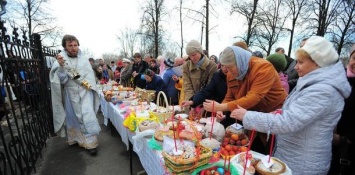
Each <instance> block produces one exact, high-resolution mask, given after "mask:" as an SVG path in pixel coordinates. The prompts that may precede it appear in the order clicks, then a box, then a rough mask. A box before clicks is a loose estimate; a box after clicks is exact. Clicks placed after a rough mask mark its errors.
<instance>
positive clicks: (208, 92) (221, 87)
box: [191, 70, 227, 108]
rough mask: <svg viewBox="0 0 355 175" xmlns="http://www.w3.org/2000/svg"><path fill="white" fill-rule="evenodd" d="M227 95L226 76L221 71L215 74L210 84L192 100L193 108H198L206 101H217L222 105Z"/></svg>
mask: <svg viewBox="0 0 355 175" xmlns="http://www.w3.org/2000/svg"><path fill="white" fill-rule="evenodd" d="M226 93H227V83H226V75H224V74H223V72H222V71H221V70H219V71H217V72H216V73H214V74H213V76H212V79H211V81H210V83H209V84H207V86H206V87H204V88H203V89H202V90H201V91H200V92H198V93H197V94H196V95H194V96H193V97H192V98H191V99H193V100H192V101H193V102H194V104H193V105H192V106H191V107H193V108H195V107H196V106H198V105H200V104H202V103H203V102H204V101H205V100H206V99H210V100H215V101H217V102H218V103H221V102H222V101H223V99H224V96H225V95H226Z"/></svg>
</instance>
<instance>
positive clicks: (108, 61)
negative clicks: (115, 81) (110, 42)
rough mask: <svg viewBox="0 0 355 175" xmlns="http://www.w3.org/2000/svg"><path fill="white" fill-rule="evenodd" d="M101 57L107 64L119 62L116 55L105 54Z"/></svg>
mask: <svg viewBox="0 0 355 175" xmlns="http://www.w3.org/2000/svg"><path fill="white" fill-rule="evenodd" d="M101 57H102V58H103V59H104V60H105V63H107V64H110V62H111V61H112V60H117V59H118V57H119V56H118V55H117V54H114V53H103V54H102V56H101Z"/></svg>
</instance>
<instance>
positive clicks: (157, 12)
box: [142, 0, 167, 56]
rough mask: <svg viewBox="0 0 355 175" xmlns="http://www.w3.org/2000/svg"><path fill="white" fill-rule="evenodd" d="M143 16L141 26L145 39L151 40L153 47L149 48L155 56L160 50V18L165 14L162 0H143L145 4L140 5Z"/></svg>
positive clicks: (146, 40)
mask: <svg viewBox="0 0 355 175" xmlns="http://www.w3.org/2000/svg"><path fill="white" fill-rule="evenodd" d="M142 9H143V17H142V28H144V31H143V32H142V34H143V35H144V38H145V41H144V42H149V41H153V47H152V48H151V49H149V50H152V51H153V52H154V55H155V56H158V55H159V53H160V52H161V50H160V49H161V47H162V46H163V45H160V42H161V41H162V32H163V30H162V25H160V22H161V20H162V18H163V17H164V16H165V15H166V14H167V12H165V6H164V0H148V1H145V5H144V6H143V7H142Z"/></svg>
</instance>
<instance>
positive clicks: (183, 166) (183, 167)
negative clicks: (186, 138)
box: [162, 120, 212, 174]
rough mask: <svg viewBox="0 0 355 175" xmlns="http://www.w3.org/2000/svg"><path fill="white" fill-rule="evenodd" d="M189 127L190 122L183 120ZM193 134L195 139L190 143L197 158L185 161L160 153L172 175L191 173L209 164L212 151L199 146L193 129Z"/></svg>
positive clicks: (181, 158) (178, 157)
mask: <svg viewBox="0 0 355 175" xmlns="http://www.w3.org/2000/svg"><path fill="white" fill-rule="evenodd" d="M184 121H186V122H187V123H189V124H190V126H192V125H191V123H190V121H188V120H184ZM192 128H193V129H194V133H195V136H196V139H193V140H192V141H194V142H195V144H196V148H195V149H196V152H197V156H195V157H191V158H187V159H185V158H184V157H183V156H171V155H169V154H168V153H166V152H165V151H163V152H162V155H163V158H164V161H165V166H166V167H167V168H168V169H169V170H170V171H171V173H172V174H182V173H191V172H192V171H193V170H195V169H196V168H197V167H200V166H203V165H206V164H208V163H209V161H210V159H211V157H212V149H211V148H208V147H205V146H203V145H201V144H200V140H199V139H198V134H197V133H198V131H197V129H196V128H195V127H192Z"/></svg>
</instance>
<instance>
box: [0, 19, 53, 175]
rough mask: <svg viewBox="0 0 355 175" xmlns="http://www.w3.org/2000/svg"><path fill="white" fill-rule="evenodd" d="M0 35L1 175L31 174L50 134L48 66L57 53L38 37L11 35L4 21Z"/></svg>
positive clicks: (50, 115) (0, 25)
mask: <svg viewBox="0 0 355 175" xmlns="http://www.w3.org/2000/svg"><path fill="white" fill-rule="evenodd" d="M0 33H1V34H0V66H1V75H0V80H1V83H0V88H1V100H0V117H1V130H0V140H1V141H0V175H1V174H31V172H33V171H36V167H35V164H36V161H37V160H38V158H40V157H41V156H42V155H41V151H42V149H43V147H44V146H45V145H46V141H47V139H48V138H49V137H50V134H51V133H52V132H53V116H52V109H51V108H52V105H51V97H50V88H49V87H50V86H49V77H48V76H49V66H48V64H47V63H48V61H49V60H51V59H53V58H54V56H55V54H56V53H57V52H56V51H52V50H50V49H49V48H46V47H43V46H42V44H41V38H40V35H38V34H33V35H32V36H30V37H27V36H26V32H25V31H22V36H21V37H20V34H19V32H18V29H17V28H13V32H12V35H11V36H10V35H9V34H8V33H7V29H6V27H5V26H4V22H3V21H0ZM49 62H50V61H49Z"/></svg>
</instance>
